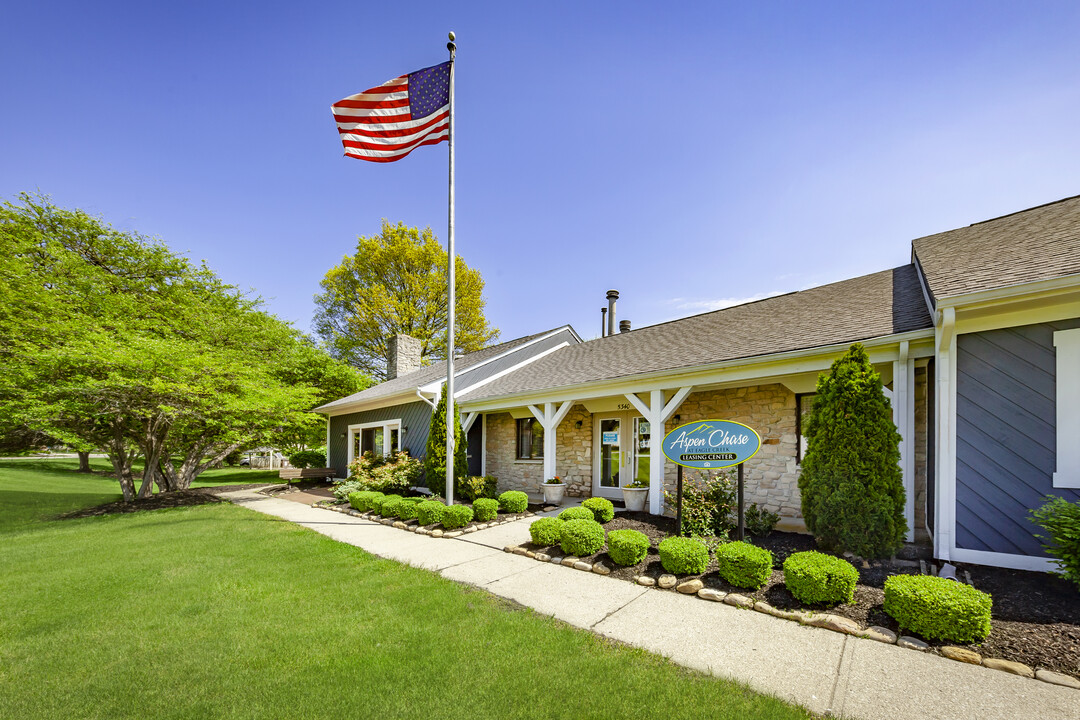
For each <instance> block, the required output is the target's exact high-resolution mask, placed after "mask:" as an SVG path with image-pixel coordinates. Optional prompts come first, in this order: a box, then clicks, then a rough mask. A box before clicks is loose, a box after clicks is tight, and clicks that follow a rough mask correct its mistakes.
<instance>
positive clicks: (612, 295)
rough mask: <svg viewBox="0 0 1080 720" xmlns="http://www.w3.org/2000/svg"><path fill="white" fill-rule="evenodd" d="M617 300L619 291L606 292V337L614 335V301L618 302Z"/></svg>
mask: <svg viewBox="0 0 1080 720" xmlns="http://www.w3.org/2000/svg"><path fill="white" fill-rule="evenodd" d="M618 299H619V291H618V290H608V291H607V306H608V317H607V334H608V335H614V334H615V301H616V300H618Z"/></svg>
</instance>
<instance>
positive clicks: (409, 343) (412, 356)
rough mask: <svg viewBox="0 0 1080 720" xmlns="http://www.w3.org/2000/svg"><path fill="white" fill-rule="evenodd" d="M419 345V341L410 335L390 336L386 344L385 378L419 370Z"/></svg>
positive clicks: (389, 378)
mask: <svg viewBox="0 0 1080 720" xmlns="http://www.w3.org/2000/svg"><path fill="white" fill-rule="evenodd" d="M420 347H421V346H420V341H419V340H417V339H416V338H414V337H412V336H410V335H393V336H391V337H390V340H389V342H387V344H386V379H387V380H393V379H394V378H396V377H401V376H402V375H404V374H405V373H411V372H412V371H413V370H419V369H420Z"/></svg>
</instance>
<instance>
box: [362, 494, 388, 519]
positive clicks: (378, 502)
mask: <svg viewBox="0 0 1080 720" xmlns="http://www.w3.org/2000/svg"><path fill="white" fill-rule="evenodd" d="M386 498H387V496H386V495H384V494H383V493H379V494H378V495H375V496H374V497H372V498H371V499H370V500H368V502H367V506H368V510H370V511H371V512H373V513H375V514H376V515H379V514H380V513H381V512H382V504H383V502H384V501H385V500H386Z"/></svg>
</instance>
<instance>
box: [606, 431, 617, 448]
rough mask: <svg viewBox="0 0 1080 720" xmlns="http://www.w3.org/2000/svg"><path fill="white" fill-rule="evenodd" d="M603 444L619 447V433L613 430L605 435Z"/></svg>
mask: <svg viewBox="0 0 1080 720" xmlns="http://www.w3.org/2000/svg"><path fill="white" fill-rule="evenodd" d="M603 442H604V444H605V445H618V444H619V431H618V430H611V431H607V432H604V433H603Z"/></svg>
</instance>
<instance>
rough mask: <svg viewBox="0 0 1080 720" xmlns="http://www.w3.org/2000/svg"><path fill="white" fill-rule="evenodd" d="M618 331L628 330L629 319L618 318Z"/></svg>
mask: <svg viewBox="0 0 1080 720" xmlns="http://www.w3.org/2000/svg"><path fill="white" fill-rule="evenodd" d="M619 332H621V333H624V332H630V321H629V320H620V321H619Z"/></svg>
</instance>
